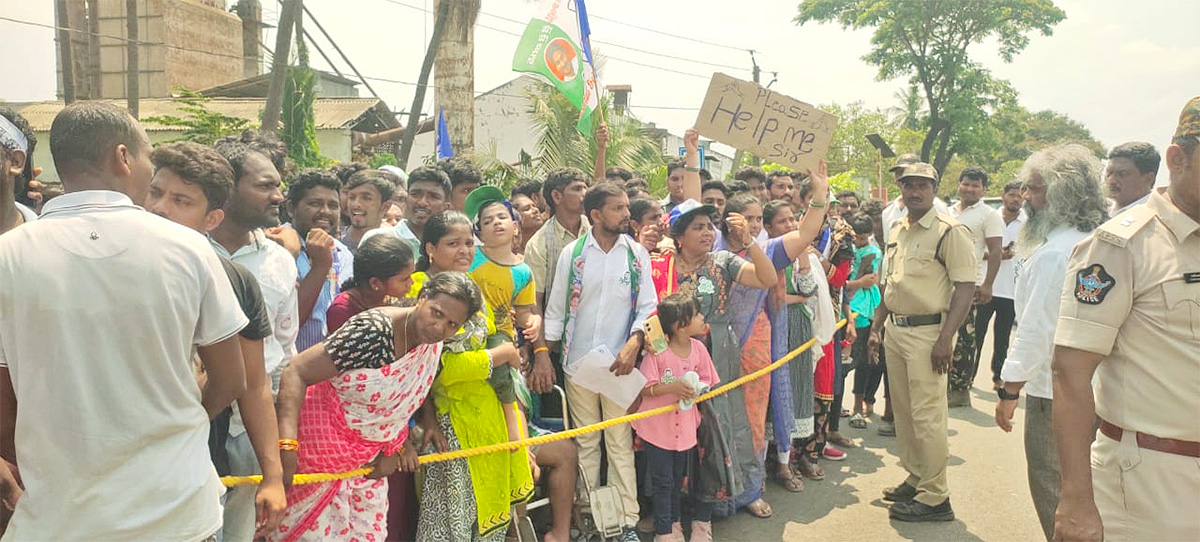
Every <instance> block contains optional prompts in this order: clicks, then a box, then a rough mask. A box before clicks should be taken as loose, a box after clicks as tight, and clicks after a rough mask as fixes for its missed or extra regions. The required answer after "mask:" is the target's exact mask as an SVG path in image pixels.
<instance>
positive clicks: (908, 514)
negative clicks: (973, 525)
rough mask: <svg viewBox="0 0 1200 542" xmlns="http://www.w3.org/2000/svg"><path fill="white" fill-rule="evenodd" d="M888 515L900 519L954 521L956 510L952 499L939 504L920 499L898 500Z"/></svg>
mask: <svg viewBox="0 0 1200 542" xmlns="http://www.w3.org/2000/svg"><path fill="white" fill-rule="evenodd" d="M888 517H890V518H892V519H894V520H898V521H954V510H953V509H951V508H950V499H946V500H945V501H942V504H939V505H937V506H929V505H928V504H925V503H923V502H919V501H908V502H897V503H896V504H893V505H892V508H891V509H890V510H889V511H888Z"/></svg>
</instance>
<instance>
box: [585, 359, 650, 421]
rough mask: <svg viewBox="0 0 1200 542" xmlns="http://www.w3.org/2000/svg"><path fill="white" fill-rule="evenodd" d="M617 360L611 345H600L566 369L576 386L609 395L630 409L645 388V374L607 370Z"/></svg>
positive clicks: (611, 398) (620, 404)
mask: <svg viewBox="0 0 1200 542" xmlns="http://www.w3.org/2000/svg"><path fill="white" fill-rule="evenodd" d="M616 359H617V358H616V356H614V355H612V352H609V351H608V348H605V347H604V346H597V347H596V348H595V349H593V350H592V351H591V352H588V353H587V354H584V356H583V357H581V358H579V359H578V360H576V361H575V363H572V364H571V365H570V366H568V367H567V369H566V371H567V374H569V375H571V382H574V383H575V385H576V386H580V387H582V388H584V389H587V390H591V391H594V392H596V393H599V394H600V395H603V396H605V397H608V398H609V399H610V400H611V401H612V402H614V403H616V404H617V405H618V406H620V407H621V408H623V409H627V408H629V405H631V404H633V400H634V399H637V396H638V394H639V393H641V392H642V388H644V387H646V377H645V376H643V375H642V372H641V371H638V370H636V369H635V370H634V371H633V372H631V373H629V374H627V375H625V376H617V375H616V374H615V373H613V372H612V371H609V370H608V369H609V367H612V364H613V362H614V361H616Z"/></svg>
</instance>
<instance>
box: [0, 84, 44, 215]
mask: <svg viewBox="0 0 1200 542" xmlns="http://www.w3.org/2000/svg"><path fill="white" fill-rule="evenodd" d="M36 146H37V137H35V136H34V134H33V130H31V129H30V128H29V123H28V122H27V121H26V120H25V118H24V117H22V116H21V115H20V114H18V113H17V112H15V111H13V110H11V109H9V108H7V107H0V234H3V233H4V232H6V231H8V230H11V229H13V228H15V227H17V226H20V225H21V224H24V223H26V222H32V221H34V220H37V214H36V213H34V212H33V209H30V208H29V207H26V206H24V205H21V202H19V201H17V196H18V195H19V194H23V193H24V192H25V191H26V190H25V189H26V186H27V185H28V183H29V181H30V180H31V179H33V176H34V170H33V149H34V147H36Z"/></svg>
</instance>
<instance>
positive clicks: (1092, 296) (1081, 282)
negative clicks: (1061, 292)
mask: <svg viewBox="0 0 1200 542" xmlns="http://www.w3.org/2000/svg"><path fill="white" fill-rule="evenodd" d="M1116 284H1117V281H1116V280H1115V279H1113V278H1112V275H1109V274H1108V271H1105V270H1104V266H1103V265H1100V264H1098V263H1094V264H1092V265H1089V266H1087V267H1085V268H1083V269H1080V270H1079V272H1077V273H1075V299H1077V300H1079V302H1080V303H1086V304H1088V305H1099V304H1100V303H1102V302H1104V296H1106V295H1108V292H1109V290H1112V289H1113V286H1115V285H1116Z"/></svg>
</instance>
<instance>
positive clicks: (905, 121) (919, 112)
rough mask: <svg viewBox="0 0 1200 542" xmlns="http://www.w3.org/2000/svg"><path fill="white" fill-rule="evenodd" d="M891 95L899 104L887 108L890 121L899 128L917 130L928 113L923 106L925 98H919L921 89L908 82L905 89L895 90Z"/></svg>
mask: <svg viewBox="0 0 1200 542" xmlns="http://www.w3.org/2000/svg"><path fill="white" fill-rule="evenodd" d="M892 96H893V97H895V98H896V102H897V103H899V104H900V105H899V106H893V107H889V108H888V110H887V112H888V115H890V116H891V117H892V122H893V123H895V124H897V125H899V126H900V127H901V128H907V129H909V130H919V129H920V128H921V122H922V121H923V120H924V119H925V117H926V116H928V115H929V110H928V109H927V108H926V107H925V100H923V99H922V98H921V91H920V90H918V89H917V85H916V84H915V83H909V85H908V89H907V90H906V89H900V90H897V91H896V92H895V94H892Z"/></svg>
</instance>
